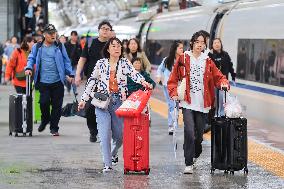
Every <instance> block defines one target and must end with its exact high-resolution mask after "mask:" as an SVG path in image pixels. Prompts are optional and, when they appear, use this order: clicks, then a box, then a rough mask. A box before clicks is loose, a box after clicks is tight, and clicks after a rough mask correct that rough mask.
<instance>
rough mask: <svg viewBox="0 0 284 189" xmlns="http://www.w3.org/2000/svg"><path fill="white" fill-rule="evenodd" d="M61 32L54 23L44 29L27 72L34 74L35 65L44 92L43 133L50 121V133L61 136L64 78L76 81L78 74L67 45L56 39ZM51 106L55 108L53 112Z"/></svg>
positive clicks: (36, 83)
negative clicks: (41, 40)
mask: <svg viewBox="0 0 284 189" xmlns="http://www.w3.org/2000/svg"><path fill="white" fill-rule="evenodd" d="M56 34H57V31H56V29H55V27H54V25H52V24H48V25H46V26H45V28H44V33H43V36H44V41H43V42H42V43H38V44H35V45H34V46H33V48H32V51H31V53H30V54H29V56H28V62H27V66H26V71H25V74H26V75H31V74H32V70H33V68H34V64H35V65H36V66H35V67H36V68H35V75H34V83H35V86H36V87H37V88H38V89H39V92H40V110H41V124H40V126H39V128H38V131H39V132H42V131H43V130H44V129H45V127H46V125H47V124H48V123H50V133H51V134H52V135H53V136H59V133H58V130H59V127H58V123H59V120H60V117H61V108H62V103H63V97H64V81H65V79H67V80H68V81H69V82H73V78H74V73H73V71H72V66H71V62H70V60H69V58H68V55H67V52H66V49H65V47H64V45H62V44H61V43H59V42H57V40H56ZM50 105H51V106H52V110H51V112H50Z"/></svg>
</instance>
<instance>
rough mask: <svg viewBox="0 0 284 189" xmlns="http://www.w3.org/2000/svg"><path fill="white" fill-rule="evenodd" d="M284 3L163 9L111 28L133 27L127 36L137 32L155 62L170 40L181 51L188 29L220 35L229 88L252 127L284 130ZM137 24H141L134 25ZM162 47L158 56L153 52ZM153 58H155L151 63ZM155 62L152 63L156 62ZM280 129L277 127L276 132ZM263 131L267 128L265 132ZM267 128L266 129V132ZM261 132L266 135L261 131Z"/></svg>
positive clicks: (248, 0) (244, 1)
mask: <svg viewBox="0 0 284 189" xmlns="http://www.w3.org/2000/svg"><path fill="white" fill-rule="evenodd" d="M283 10H284V1H283V0H241V1H234V2H230V3H223V4H215V5H210V6H198V7H194V8H189V9H186V10H178V11H174V12H163V13H160V14H157V15H155V16H153V17H151V19H149V20H147V21H146V22H142V21H139V20H138V21H137V18H136V19H134V18H133V19H132V20H131V19H128V22H125V21H123V20H122V21H121V23H123V24H120V23H118V24H117V25H116V27H121V28H122V26H123V27H126V26H127V27H129V28H131V26H133V27H134V28H135V30H134V29H133V30H129V31H131V32H130V33H129V35H128V36H127V33H126V32H125V31H124V32H123V36H122V35H121V36H120V33H119V32H117V31H116V34H117V36H118V37H122V38H125V37H128V38H129V37H133V36H134V33H133V32H134V31H136V32H138V33H136V34H135V35H136V36H138V38H139V39H140V42H141V46H142V47H143V49H144V50H145V52H146V54H147V56H148V58H149V59H150V60H152V62H151V63H152V64H157V65H158V64H160V63H161V59H162V58H163V57H165V56H167V55H168V51H169V47H170V45H171V43H172V42H173V41H174V40H182V41H184V44H185V49H187V48H188V46H189V44H188V43H189V40H190V38H191V36H192V34H193V33H195V32H197V31H199V30H205V31H208V32H209V33H210V35H211V41H212V39H213V38H216V37H218V38H221V40H222V42H223V47H224V50H225V51H227V52H228V53H229V55H230V57H231V59H232V62H233V64H234V68H235V71H236V73H237V79H236V82H237V87H233V88H232V92H234V93H235V95H237V96H238V97H239V99H240V101H241V103H242V104H243V105H245V106H246V109H247V110H246V116H248V117H249V122H250V123H251V124H252V125H254V126H255V127H259V128H257V129H256V128H255V129H256V130H260V129H264V128H272V127H273V126H275V127H276V129H275V130H277V131H284V127H283V126H284V124H283V123H284V118H283V115H284V98H283V97H284V87H283V86H284V22H283V21H282V19H283V18H284V11H283ZM139 24H140V27H138V26H139ZM157 48H163V51H162V55H161V57H160V58H156V59H153V57H151V56H153V55H155V53H153V51H154V52H155V50H157ZM153 60H154V61H153ZM155 60H156V61H155ZM280 128H282V130H280ZM265 132H266V131H265ZM267 132H269V131H267ZM264 135H266V134H264Z"/></svg>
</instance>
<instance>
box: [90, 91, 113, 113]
mask: <svg viewBox="0 0 284 189" xmlns="http://www.w3.org/2000/svg"><path fill="white" fill-rule="evenodd" d="M109 102H110V97H109V95H108V94H106V93H100V92H95V93H94V98H93V99H92V101H91V104H92V105H93V106H95V107H97V108H101V109H104V110H105V109H107V108H108V105H109Z"/></svg>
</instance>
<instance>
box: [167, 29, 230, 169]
mask: <svg viewBox="0 0 284 189" xmlns="http://www.w3.org/2000/svg"><path fill="white" fill-rule="evenodd" d="M205 47H206V42H205V37H204V36H203V34H202V33H200V32H196V33H195V34H193V36H192V38H191V40H190V49H191V50H190V51H185V52H184V54H183V55H181V56H180V57H179V59H177V61H176V63H175V65H174V67H173V70H172V73H171V75H170V78H169V80H168V91H169V94H170V97H171V98H172V99H173V100H178V92H177V87H178V82H179V81H181V80H182V79H183V78H185V81H186V82H185V90H184V95H180V96H179V99H180V98H181V96H184V97H183V99H181V100H180V107H181V108H182V114H183V122H184V157H185V165H186V167H185V170H184V173H185V174H192V173H193V164H194V162H195V161H196V158H198V157H199V156H200V154H201V152H202V145H201V143H202V140H203V131H204V127H205V116H206V114H207V113H208V112H209V110H210V109H211V107H213V105H214V88H215V87H217V88H219V89H220V88H222V87H227V88H228V86H229V83H228V80H227V79H226V77H225V76H224V75H222V73H221V72H220V71H219V69H218V68H217V67H216V66H215V64H214V62H213V61H212V60H211V59H210V58H209V57H208V55H207V54H205V53H202V51H203V50H204V49H205Z"/></svg>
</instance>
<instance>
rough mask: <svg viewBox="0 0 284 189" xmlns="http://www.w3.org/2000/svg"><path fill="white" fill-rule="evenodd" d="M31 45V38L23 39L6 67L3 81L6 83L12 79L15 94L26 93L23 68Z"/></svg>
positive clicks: (32, 42) (32, 43)
mask: <svg viewBox="0 0 284 189" xmlns="http://www.w3.org/2000/svg"><path fill="white" fill-rule="evenodd" d="M33 45H34V40H33V38H32V37H25V38H24V40H23V42H22V43H21V47H20V48H17V49H15V50H14V51H13V53H12V55H11V59H10V61H9V63H8V65H7V67H6V73H5V81H6V82H8V81H9V80H10V78H12V83H13V85H14V87H15V89H16V92H17V93H22V94H25V93H26V76H25V67H26V65H27V57H28V55H29V53H30V51H31V49H32V46H33Z"/></svg>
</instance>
